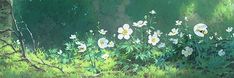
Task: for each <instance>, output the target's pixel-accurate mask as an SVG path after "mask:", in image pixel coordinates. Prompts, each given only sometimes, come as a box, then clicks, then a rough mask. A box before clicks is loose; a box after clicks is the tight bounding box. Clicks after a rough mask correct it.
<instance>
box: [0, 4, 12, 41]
mask: <svg viewBox="0 0 234 78" xmlns="http://www.w3.org/2000/svg"><path fill="white" fill-rule="evenodd" d="M11 13H12V12H11V1H10V0H0V30H2V31H3V30H6V29H11V27H12V22H13V21H12V17H11ZM7 37H10V32H4V33H1V34H0V38H7Z"/></svg>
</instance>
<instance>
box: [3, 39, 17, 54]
mask: <svg viewBox="0 0 234 78" xmlns="http://www.w3.org/2000/svg"><path fill="white" fill-rule="evenodd" d="M0 41H1V42H3V43H5V44H6V45H8V46H10V47H11V48H12V49H13V50H14V51H15V52H16V51H17V50H16V49H15V47H14V46H13V45H12V44H10V43H8V42H7V41H6V40H3V39H0Z"/></svg>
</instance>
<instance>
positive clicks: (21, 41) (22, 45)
mask: <svg viewBox="0 0 234 78" xmlns="http://www.w3.org/2000/svg"><path fill="white" fill-rule="evenodd" d="M9 4H10V5H11V6H10V7H11V12H12V13H11V17H12V19H13V23H14V24H15V25H14V27H15V29H16V32H17V33H18V34H19V35H18V36H17V38H18V39H19V42H20V46H21V56H22V60H24V61H25V62H27V63H28V64H30V65H31V66H32V67H34V68H36V69H37V70H42V71H45V70H43V69H42V68H40V67H38V66H37V65H35V64H34V63H32V62H31V60H30V59H28V58H27V57H26V53H25V52H26V51H25V45H24V41H23V33H22V32H21V31H20V30H19V27H18V25H17V21H16V19H15V17H14V10H13V6H12V5H13V2H12V3H9Z"/></svg>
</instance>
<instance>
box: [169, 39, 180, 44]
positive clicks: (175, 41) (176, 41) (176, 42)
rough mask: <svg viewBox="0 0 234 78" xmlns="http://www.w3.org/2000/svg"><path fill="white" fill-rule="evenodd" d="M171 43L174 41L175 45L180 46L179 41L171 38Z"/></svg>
mask: <svg viewBox="0 0 234 78" xmlns="http://www.w3.org/2000/svg"><path fill="white" fill-rule="evenodd" d="M170 41H172V43H173V44H178V39H173V38H171V39H170Z"/></svg>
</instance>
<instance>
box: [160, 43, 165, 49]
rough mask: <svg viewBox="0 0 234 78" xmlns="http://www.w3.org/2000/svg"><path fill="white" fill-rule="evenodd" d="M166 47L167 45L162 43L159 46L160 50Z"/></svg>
mask: <svg viewBox="0 0 234 78" xmlns="http://www.w3.org/2000/svg"><path fill="white" fill-rule="evenodd" d="M165 46H166V44H165V43H160V44H159V45H158V48H164V47H165Z"/></svg>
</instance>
